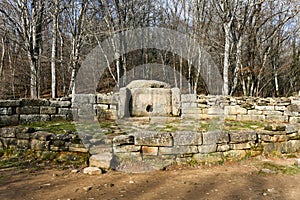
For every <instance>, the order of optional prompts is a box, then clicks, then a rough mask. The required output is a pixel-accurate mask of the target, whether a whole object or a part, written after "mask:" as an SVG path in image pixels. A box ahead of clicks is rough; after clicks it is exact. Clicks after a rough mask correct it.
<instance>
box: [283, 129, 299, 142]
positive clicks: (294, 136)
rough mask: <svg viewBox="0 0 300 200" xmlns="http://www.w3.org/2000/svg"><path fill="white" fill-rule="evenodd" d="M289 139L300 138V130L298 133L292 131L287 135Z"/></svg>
mask: <svg viewBox="0 0 300 200" xmlns="http://www.w3.org/2000/svg"><path fill="white" fill-rule="evenodd" d="M286 137H287V140H300V130H299V132H296V133H290V134H288V135H286Z"/></svg>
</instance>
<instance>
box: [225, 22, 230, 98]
mask: <svg viewBox="0 0 300 200" xmlns="http://www.w3.org/2000/svg"><path fill="white" fill-rule="evenodd" d="M231 23H232V20H230V21H229V22H226V23H224V30H225V48H224V64H223V82H224V83H223V95H228V94H229V79H228V70H229V65H230V63H229V62H230V61H229V54H230V26H231Z"/></svg>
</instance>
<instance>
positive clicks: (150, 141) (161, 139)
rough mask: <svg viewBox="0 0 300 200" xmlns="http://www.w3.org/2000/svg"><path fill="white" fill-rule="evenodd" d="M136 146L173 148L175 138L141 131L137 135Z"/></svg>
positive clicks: (166, 134) (164, 134)
mask: <svg viewBox="0 0 300 200" xmlns="http://www.w3.org/2000/svg"><path fill="white" fill-rule="evenodd" d="M134 144H135V145H140V146H157V147H163V146H173V138H172V136H171V134H170V133H160V132H155V131H139V132H138V133H136V134H135V141H134Z"/></svg>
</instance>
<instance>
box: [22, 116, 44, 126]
mask: <svg viewBox="0 0 300 200" xmlns="http://www.w3.org/2000/svg"><path fill="white" fill-rule="evenodd" d="M45 121H50V116H49V115H38V114H35V115H20V123H21V124H30V123H33V122H45Z"/></svg>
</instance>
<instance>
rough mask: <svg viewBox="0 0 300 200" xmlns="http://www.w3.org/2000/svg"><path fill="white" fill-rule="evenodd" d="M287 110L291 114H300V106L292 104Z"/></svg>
mask: <svg viewBox="0 0 300 200" xmlns="http://www.w3.org/2000/svg"><path fill="white" fill-rule="evenodd" d="M287 110H288V111H290V112H300V105H296V104H292V105H289V106H287Z"/></svg>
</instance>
